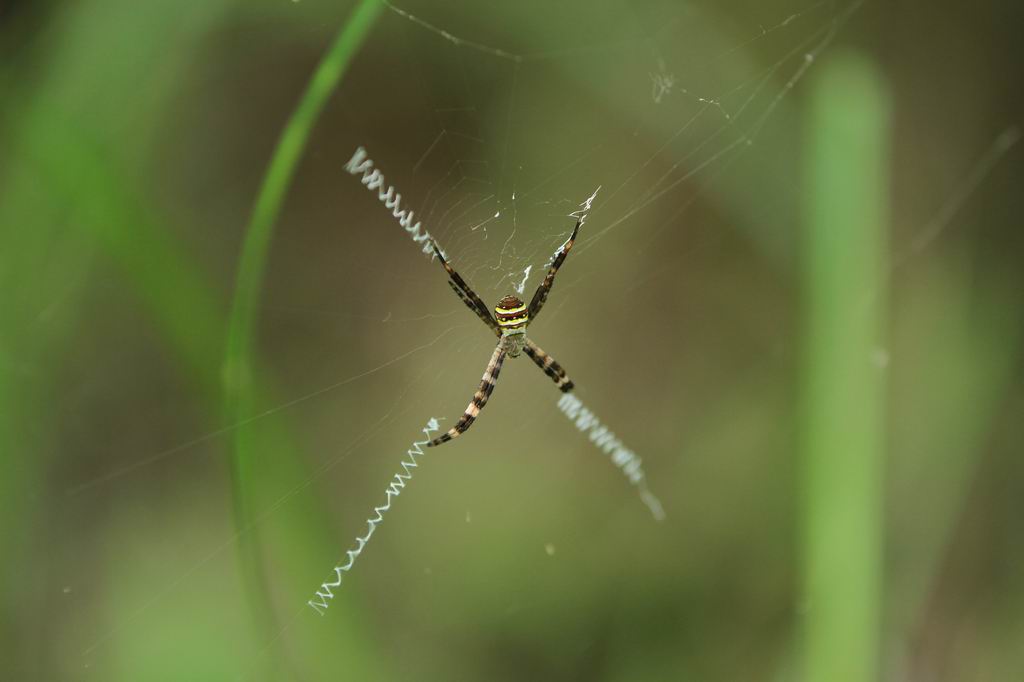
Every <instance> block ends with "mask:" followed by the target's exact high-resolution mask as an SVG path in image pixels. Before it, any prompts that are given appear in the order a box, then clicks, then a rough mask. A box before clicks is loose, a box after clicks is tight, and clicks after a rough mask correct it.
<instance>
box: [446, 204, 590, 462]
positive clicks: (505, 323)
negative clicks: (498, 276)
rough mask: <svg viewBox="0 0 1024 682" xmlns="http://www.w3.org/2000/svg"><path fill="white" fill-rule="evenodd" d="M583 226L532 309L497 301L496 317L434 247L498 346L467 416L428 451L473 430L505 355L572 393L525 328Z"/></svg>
mask: <svg viewBox="0 0 1024 682" xmlns="http://www.w3.org/2000/svg"><path fill="white" fill-rule="evenodd" d="M582 224H583V218H580V219H579V220H577V221H576V227H574V228H573V230H572V235H570V236H569V239H568V241H566V242H565V243H564V244H562V246H561V247H559V249H558V250H557V251H555V255H554V256H553V257H552V259H551V267H550V268H549V269H548V274H547V276H545V277H544V281H543V282H541V283H540V286H538V287H537V291H536V292H535V293H534V294H533V299H531V300H530V305H529V306H527V305H526V304H524V303H523V302H522V301H521V300H520V299H519V298H517V297H515V296H506V297H504V298H503V299H501V300H500V301H498V305H496V306H495V307H494V314H493V315H492V314H491V311H490V309H489V308H488V307H487V304H486V303H484V302H483V299H481V298H480V297H479V296H477V294H476V292H475V291H473V290H472V289H471V288H470V287H469V285H468V284H466V280H464V279H462V277H461V276H460V275H459V273H457V272H455V270H454V268H452V266H451V265H450V264H449V263H448V261H447V259H445V257H444V255H443V254H442V253H441V250H440V249H438V248H437V244H433V247H434V255H435V256H437V258H438V259H439V260H440V261H441V265H443V266H444V269H445V270H446V271H447V272H448V284H449V286H451V288H452V291H454V292H455V293H456V294H458V296H459V298H460V299H462V302H463V303H465V304H466V305H467V306H468V307H469V309H470V310H472V311H473V312H474V313H476V315H477V317H479V318H480V319H481V320H483V323H484V324H486V325H487V326H488V327H489V328H490V329H491V331H493V332H494V334H495V335H496V336H497V337H498V345H497V347H496V348H495V349H494V354H493V355H491V360H490V362H488V363H487V369H486V370H485V371H484V376H483V379H482V380H481V381H480V388H478V389H477V390H476V393H474V394H473V400H472V401H471V402H470V403H469V405H468V406H467V407H466V411H465V413H464V414H463V415H462V417H461V418H460V419H459V421H458V422H457V423H456V424H455V426H453V427H452V428H451V429H449V430H448V432H447V433H444V434H442V435H440V436H438V437H437V438H435V439H434V440H432V441H430V443H428V444H427V447H433V446H435V445H440V444H441V443H447V442H448V441H450V440H451V439H452V438H457V437H459V436H461V435H462V434H463V433H465V432H466V430H467V429H469V427H470V426H472V424H473V422H474V421H475V420H476V418H477V416H478V415H479V414H480V410H482V409H484V405H486V404H487V399H488V398H490V397H491V393H492V392H493V391H494V384H495V383H497V381H498V373H499V372H500V371H501V365H502V363H503V362H505V356H506V355H507V356H509V357H512V358H516V357H519V354H520V353H522V352H525V353H526V354H527V355H528V356H529V357H530V359H531V360H533V361H534V363H536V365H537V366H538V367H540V368H541V369H542V370H544V373H545V374H547V375H548V376H549V377H551V378H552V379H553V380H554V382H555V386H557V387H558V388H559V389H561V391H562V392H563V393H568V392H569V391H571V390H572V389H573V383H572V381H571V380H570V379H569V377H568V376H567V375H566V373H565V370H564V369H562V366H561V365H559V364H558V363H557V362H556V361H555V359H554V358H553V357H551V356H550V355H548V354H547V353H545V352H544V351H543V350H541V349H540V347H539V346H538V345H537V344H535V343H534V342H533V341H531V340H530V339H529V338H527V336H526V327H527V325H529V324H530V322H532V321H533V320H534V318H536V317H537V314H538V313H540V309H541V308H543V307H544V302H545V301H547V300H548V293H549V292H550V291H551V285H553V284H554V283H555V274H556V273H557V272H558V268H560V267H561V266H562V263H563V262H564V261H565V257H566V256H567V255H568V254H569V249H571V248H572V245H573V242H575V241H576V234H577V233H578V232H579V231H580V225H582Z"/></svg>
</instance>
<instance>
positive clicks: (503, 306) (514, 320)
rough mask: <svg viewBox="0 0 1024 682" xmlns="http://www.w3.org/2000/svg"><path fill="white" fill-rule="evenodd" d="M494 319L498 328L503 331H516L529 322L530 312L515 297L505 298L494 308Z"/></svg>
mask: <svg viewBox="0 0 1024 682" xmlns="http://www.w3.org/2000/svg"><path fill="white" fill-rule="evenodd" d="M494 317H495V318H496V319H497V320H498V326H499V327H501V328H502V329H503V330H505V329H518V328H519V327H525V326H526V325H527V323H529V321H530V311H529V310H527V308H526V305H525V304H523V302H522V301H521V300H519V299H518V298H516V297H515V296H506V297H505V298H503V299H501V300H500V301H498V305H496V306H494Z"/></svg>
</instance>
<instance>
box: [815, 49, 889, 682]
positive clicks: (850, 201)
mask: <svg viewBox="0 0 1024 682" xmlns="http://www.w3.org/2000/svg"><path fill="white" fill-rule="evenodd" d="M888 136H889V119H888V99H887V95H886V88H885V85H884V84H883V83H882V82H881V79H880V76H879V75H878V73H877V71H876V70H875V69H874V68H873V67H872V65H871V64H870V63H868V62H867V61H866V60H865V59H864V58H863V57H860V56H857V55H854V54H843V55H837V56H835V57H833V58H831V59H830V60H829V61H828V62H827V63H826V64H825V65H823V67H822V69H821V70H820V71H819V74H818V77H817V79H816V80H815V82H814V84H813V91H812V93H811V102H810V115H809V120H808V124H807V130H806V135H805V138H804V144H805V149H806V152H805V155H804V164H803V166H804V173H805V187H804V192H803V195H804V197H805V202H804V207H803V222H804V224H803V235H804V237H803V238H804V241H803V248H804V253H803V282H802V284H803V291H804V310H803V325H804V336H803V349H804V353H803V357H802V368H801V369H802V377H801V402H802V409H801V420H802V421H801V425H800V429H801V476H802V480H801V485H802V492H803V498H804V499H803V506H802V509H801V514H802V544H803V603H804V606H805V608H806V616H805V622H804V624H803V625H804V632H803V652H802V653H803V678H804V679H806V680H829V682H847V681H849V682H853V681H857V682H862V681H868V680H875V679H878V659H879V645H880V642H879V638H878V633H879V631H880V625H881V623H880V618H881V603H882V519H883V505H884V501H883V490H882V479H883V464H884V447H885V425H884V390H885V375H884V370H883V365H884V363H883V362H882V359H883V357H884V356H881V355H880V350H879V349H880V346H879V338H880V334H881V332H882V331H883V327H884V324H885V314H886V306H885V304H886V301H887V291H886V272H885V251H886V241H887V240H886V232H887V229H886V224H887V215H888V206H889V202H888V195H887V188H888V184H889V179H888V161H889V160H888Z"/></svg>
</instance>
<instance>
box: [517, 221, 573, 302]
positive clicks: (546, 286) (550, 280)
mask: <svg viewBox="0 0 1024 682" xmlns="http://www.w3.org/2000/svg"><path fill="white" fill-rule="evenodd" d="M582 224H583V219H582V218H581V219H579V220H577V221H576V227H574V228H572V234H571V235H569V239H568V240H566V242H565V243H564V244H562V245H561V246H560V247H558V251H556V252H555V255H554V256H553V257H552V259H551V267H550V268H548V274H547V275H545V276H544V281H543V282H541V283H540V286H538V287H537V291H535V292H534V293H533V299H532V300H531V301H530V320H531V321H533V320H534V319H535V318H536V317H537V315H539V314H540V309H541V308H543V307H544V303H545V302H546V301H547V300H548V294H549V293H551V287H553V286H554V284H555V275H557V274H558V268H560V267H562V263H564V262H565V257H566V256H568V255H569V251H570V250H571V249H572V245H573V244H575V243H576V235H577V234H579V232H580V225H582Z"/></svg>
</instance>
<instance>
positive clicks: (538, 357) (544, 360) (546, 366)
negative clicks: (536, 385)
mask: <svg viewBox="0 0 1024 682" xmlns="http://www.w3.org/2000/svg"><path fill="white" fill-rule="evenodd" d="M523 350H524V351H525V352H526V354H527V355H529V356H530V359H531V360H533V361H534V363H536V365H537V366H538V367H540V368H541V369H542V370H544V373H545V374H547V375H548V376H549V377H551V380H552V381H554V382H555V386H557V387H558V390H560V391H561V392H562V393H568V392H569V391H571V390H572V389H573V388H575V387H576V384H574V383H572V379H570V378H569V375H568V374H566V373H565V370H564V369H562V366H561V365H560V364H558V361H557V360H555V359H554V358H553V357H551V356H550V355H548V354H547V353H546V352H545V351H544V350H543V349H541V347H540V346H538V345H537V344H535V343H534V342H533V341H531V340H530V339H529V338H527V339H526V346H525V347H524V348H523Z"/></svg>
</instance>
